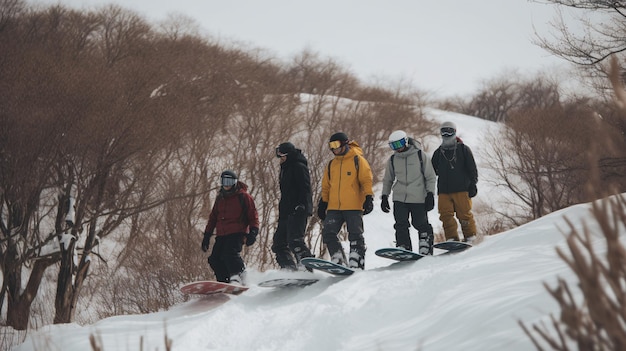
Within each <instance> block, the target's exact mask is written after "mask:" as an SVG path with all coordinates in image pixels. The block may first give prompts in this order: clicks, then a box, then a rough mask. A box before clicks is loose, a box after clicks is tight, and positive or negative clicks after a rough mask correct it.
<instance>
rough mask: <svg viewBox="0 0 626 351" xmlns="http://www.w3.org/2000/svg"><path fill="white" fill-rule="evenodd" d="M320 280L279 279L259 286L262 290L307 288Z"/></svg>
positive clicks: (263, 282) (261, 283)
mask: <svg viewBox="0 0 626 351" xmlns="http://www.w3.org/2000/svg"><path fill="white" fill-rule="evenodd" d="M318 281H319V279H315V278H312V279H304V278H279V279H270V280H266V281H262V282H260V283H259V284H258V285H259V286H260V287H262V288H291V287H294V286H298V287H305V286H309V285H311V284H315V283H317V282H318Z"/></svg>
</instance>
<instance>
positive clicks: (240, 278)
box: [229, 272, 246, 286]
mask: <svg viewBox="0 0 626 351" xmlns="http://www.w3.org/2000/svg"><path fill="white" fill-rule="evenodd" d="M245 278H246V272H241V273H239V274H235V275H232V276H231V277H230V281H229V282H230V284H233V285H239V286H246V279H245Z"/></svg>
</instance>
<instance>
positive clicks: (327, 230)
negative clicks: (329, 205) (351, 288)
mask: <svg viewBox="0 0 626 351" xmlns="http://www.w3.org/2000/svg"><path fill="white" fill-rule="evenodd" d="M344 223H345V224H346V229H347V230H348V240H350V251H351V252H352V251H355V252H357V253H358V254H359V256H361V257H365V251H366V249H367V247H366V246H365V238H363V211H361V210H346V211H339V210H328V211H327V212H326V219H325V220H324V229H323V230H322V240H323V241H324V244H326V247H327V248H328V253H329V254H330V256H331V257H332V256H334V255H336V254H339V253H341V255H342V259H343V262H344V263H345V262H347V261H346V254H345V252H344V250H343V247H342V246H341V242H339V238H338V237H337V234H339V231H340V230H341V227H342V226H343V224H344Z"/></svg>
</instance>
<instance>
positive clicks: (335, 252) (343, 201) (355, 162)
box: [317, 132, 374, 269]
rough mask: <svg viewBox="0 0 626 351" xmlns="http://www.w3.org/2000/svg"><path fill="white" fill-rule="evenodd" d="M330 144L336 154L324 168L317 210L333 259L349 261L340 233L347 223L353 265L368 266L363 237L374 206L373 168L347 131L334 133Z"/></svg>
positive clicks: (323, 234) (350, 265)
mask: <svg viewBox="0 0 626 351" xmlns="http://www.w3.org/2000/svg"><path fill="white" fill-rule="evenodd" d="M329 147H330V150H331V151H332V153H333V155H334V156H335V157H334V158H333V159H332V160H331V161H330V162H329V164H328V166H327V167H326V169H325V170H324V176H323V177H322V197H321V198H320V201H319V205H318V208H317V214H318V216H319V217H320V219H322V220H323V221H324V229H323V230H322V238H323V240H324V244H326V247H327V248H328V253H329V254H330V257H331V261H333V262H335V263H338V264H341V265H345V264H346V254H345V252H344V250H343V247H342V246H341V243H340V242H339V238H338V237H337V234H338V233H339V230H341V227H342V226H343V224H344V223H345V224H346V227H347V230H348V239H349V240H350V255H349V260H348V266H349V267H350V268H359V269H364V268H365V251H366V249H367V247H366V245H365V239H364V238H363V215H366V214H368V213H370V212H372V210H373V209H374V203H373V198H374V192H373V191H372V182H373V176H372V170H371V168H370V165H369V163H368V162H367V160H366V159H365V158H364V157H363V150H362V149H361V147H360V146H359V144H357V143H356V142H355V141H350V140H349V139H348V136H347V135H346V134H345V133H341V132H339V133H335V134H333V135H332V136H331V137H330V141H329Z"/></svg>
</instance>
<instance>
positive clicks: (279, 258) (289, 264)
mask: <svg viewBox="0 0 626 351" xmlns="http://www.w3.org/2000/svg"><path fill="white" fill-rule="evenodd" d="M276 262H277V263H278V265H279V266H280V269H283V270H286V271H296V270H298V266H297V264H296V263H295V262H294V261H293V258H291V255H289V256H287V255H284V254H279V255H276ZM298 262H300V261H299V260H298Z"/></svg>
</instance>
